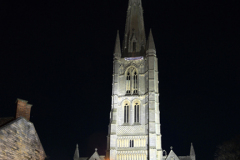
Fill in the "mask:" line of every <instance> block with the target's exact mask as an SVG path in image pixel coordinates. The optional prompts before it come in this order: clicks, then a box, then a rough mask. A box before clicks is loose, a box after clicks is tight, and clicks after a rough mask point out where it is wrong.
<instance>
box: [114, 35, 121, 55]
mask: <svg viewBox="0 0 240 160" xmlns="http://www.w3.org/2000/svg"><path fill="white" fill-rule="evenodd" d="M119 58H121V46H120V38H119V31H117V37H116V42H115V49H114V59H119Z"/></svg>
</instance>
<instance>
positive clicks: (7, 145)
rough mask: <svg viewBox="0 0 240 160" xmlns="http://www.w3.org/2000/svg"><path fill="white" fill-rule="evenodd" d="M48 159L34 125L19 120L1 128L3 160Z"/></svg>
mask: <svg viewBox="0 0 240 160" xmlns="http://www.w3.org/2000/svg"><path fill="white" fill-rule="evenodd" d="M45 157H46V155H45V152H44V149H43V147H42V145H41V142H40V140H39V137H38V135H37V132H36V130H35V128H34V125H33V124H32V123H31V122H29V121H27V120H26V119H25V118H22V117H20V118H18V119H16V120H14V121H12V122H9V123H8V124H6V125H4V126H2V127H0V159H1V160H10V159H11V160H44V159H45Z"/></svg>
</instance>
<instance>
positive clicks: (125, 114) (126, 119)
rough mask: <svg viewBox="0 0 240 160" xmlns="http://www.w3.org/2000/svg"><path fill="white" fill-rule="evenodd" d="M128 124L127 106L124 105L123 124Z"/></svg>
mask: <svg viewBox="0 0 240 160" xmlns="http://www.w3.org/2000/svg"><path fill="white" fill-rule="evenodd" d="M128 122H129V104H128V103H125V105H124V123H128Z"/></svg>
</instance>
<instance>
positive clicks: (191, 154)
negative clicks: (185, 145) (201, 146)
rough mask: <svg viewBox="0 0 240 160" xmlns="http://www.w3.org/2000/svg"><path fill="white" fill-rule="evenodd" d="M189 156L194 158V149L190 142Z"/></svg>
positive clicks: (194, 159)
mask: <svg viewBox="0 0 240 160" xmlns="http://www.w3.org/2000/svg"><path fill="white" fill-rule="evenodd" d="M190 157H191V159H192V160H196V156H195V151H194V148H193V144H192V143H191V148H190Z"/></svg>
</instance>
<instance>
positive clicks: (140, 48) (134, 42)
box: [122, 0, 146, 57]
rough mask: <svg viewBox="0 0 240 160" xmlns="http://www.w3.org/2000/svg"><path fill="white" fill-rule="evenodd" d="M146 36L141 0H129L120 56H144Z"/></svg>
mask: <svg viewBox="0 0 240 160" xmlns="http://www.w3.org/2000/svg"><path fill="white" fill-rule="evenodd" d="M145 47H146V37H145V28H144V20H143V9H142V2H141V0H129V3H128V10H127V19H126V26H125V34H124V41H123V54H122V57H138V56H145V51H146V49H145Z"/></svg>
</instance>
